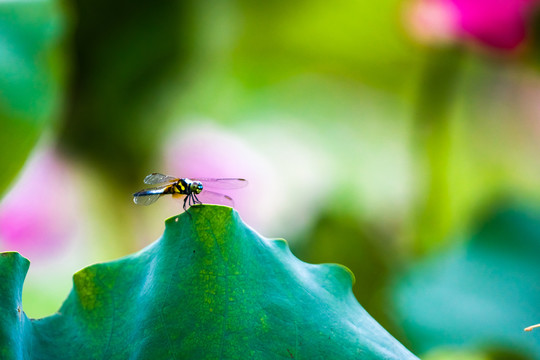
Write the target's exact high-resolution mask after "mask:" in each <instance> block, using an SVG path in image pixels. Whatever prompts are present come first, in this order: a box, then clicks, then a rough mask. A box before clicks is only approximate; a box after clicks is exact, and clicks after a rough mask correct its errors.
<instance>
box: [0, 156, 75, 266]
mask: <svg viewBox="0 0 540 360" xmlns="http://www.w3.org/2000/svg"><path fill="white" fill-rule="evenodd" d="M69 175H70V174H69V170H68V168H67V166H66V164H65V163H64V162H63V161H62V160H61V159H60V158H59V157H58V155H57V154H55V153H54V152H53V151H52V150H50V149H45V150H41V151H39V152H37V153H36V154H34V156H33V157H32V159H31V160H30V161H29V162H28V163H27V165H26V168H25V169H24V170H23V172H22V176H21V177H20V178H19V179H18V181H17V182H16V184H15V186H14V187H13V188H12V189H11V191H10V192H9V193H8V194H7V195H6V196H5V198H4V199H3V200H2V202H1V203H0V250H1V251H18V252H20V253H21V254H22V255H23V256H27V257H31V258H32V257H34V256H38V257H39V256H41V257H46V256H50V255H51V254H53V253H55V252H56V251H57V250H59V249H60V248H61V247H62V246H63V245H64V243H65V242H66V241H67V240H68V237H69V235H70V233H71V232H72V231H73V227H74V223H75V221H74V219H75V218H76V215H77V213H76V211H74V209H73V206H72V204H73V201H74V197H75V189H74V188H73V187H72V186H70V183H71V182H70V181H69Z"/></svg>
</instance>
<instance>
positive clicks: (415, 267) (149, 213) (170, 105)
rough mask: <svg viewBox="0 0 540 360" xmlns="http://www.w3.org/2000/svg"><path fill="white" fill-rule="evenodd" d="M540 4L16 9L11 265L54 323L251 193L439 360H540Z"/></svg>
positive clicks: (9, 120)
mask: <svg viewBox="0 0 540 360" xmlns="http://www.w3.org/2000/svg"><path fill="white" fill-rule="evenodd" d="M539 2H540V1H537V0H498V1H494V0H409V1H407V0H381V1H340V0H338V1H335V2H333V3H328V2H327V1H320V0H310V1H302V0H301V1H297V2H290V1H272V2H252V1H243V0H236V1H235V0H232V1H212V0H210V1H206V2H199V1H190V0H186V1H171V0H163V1H159V2H142V1H135V2H134V1H129V2H128V1H123V0H117V1H113V2H111V1H103V0H93V1H90V0H70V1H68V0H64V1H57V0H26V1H16V0H7V1H2V2H0V167H1V169H2V171H1V172H0V194H1V202H0V250H2V251H18V252H20V253H21V254H22V255H23V256H25V257H26V258H28V259H29V260H30V261H31V263H32V264H31V267H30V270H29V272H28V275H27V279H26V282H25V288H24V292H23V301H24V309H25V311H26V313H27V314H28V315H29V316H30V317H43V316H47V315H50V314H52V313H54V312H55V311H56V310H57V309H58V308H59V307H60V305H61V303H62V301H63V299H65V297H66V296H67V294H68V292H69V291H70V289H71V277H72V274H73V273H74V272H76V271H78V270H79V269H81V268H83V267H85V266H88V265H90V264H92V263H95V262H103V261H108V260H112V259H116V258H118V257H121V256H125V255H128V254H130V253H133V252H135V251H138V250H140V249H141V248H143V247H144V246H146V245H148V244H150V243H151V242H153V241H154V240H156V239H157V238H159V236H160V235H161V233H162V231H163V229H164V224H163V221H164V219H166V218H167V217H169V216H173V215H176V214H178V213H179V212H180V211H181V205H182V204H181V202H178V201H174V200H172V199H168V198H167V199H161V200H160V201H159V202H158V203H156V204H154V205H153V206H150V207H137V206H135V205H134V204H133V202H132V194H133V193H134V192H135V191H138V190H140V189H141V188H143V187H144V184H143V183H142V180H143V178H144V176H145V175H147V174H149V173H151V172H162V173H167V174H172V175H175V176H179V177H190V176H191V177H244V178H246V179H248V180H249V182H250V184H249V186H248V187H247V188H244V189H240V190H234V191H230V192H229V193H228V194H229V195H231V196H232V197H233V198H234V199H235V202H236V209H237V210H238V212H239V213H240V216H241V217H242V218H243V219H244V221H245V222H246V223H247V224H249V225H250V226H251V227H253V228H254V229H256V230H257V231H258V232H259V233H261V234H262V235H264V236H266V237H269V238H274V237H280V238H285V239H287V240H288V241H289V244H290V246H291V248H292V250H293V253H295V255H297V256H298V257H299V258H300V259H302V260H304V261H306V262H310V263H324V262H336V263H341V264H344V265H346V266H347V267H349V268H350V269H351V270H352V271H353V272H354V274H355V276H356V283H355V284H354V286H353V290H354V292H355V295H356V297H357V298H358V300H359V302H360V303H361V304H362V306H363V307H364V308H366V310H367V311H368V312H369V313H370V314H371V315H372V316H373V317H374V318H375V319H376V320H377V321H378V322H379V323H381V324H382V325H383V326H384V327H385V328H386V329H387V330H388V331H389V332H390V333H391V334H392V335H393V336H395V337H396V338H397V339H398V340H400V341H401V342H403V343H404V344H405V345H406V346H407V347H408V348H409V349H410V350H411V351H413V352H414V353H415V354H417V355H419V356H421V357H422V358H423V359H466V360H467V359H471V360H490V359H510V360H511V359H540V331H536V332H535V331H533V332H531V333H525V332H523V328H524V327H526V326H529V325H533V324H535V323H539V322H540V156H538V153H539V150H540V13H539V12H538V11H539V10H540V4H539Z"/></svg>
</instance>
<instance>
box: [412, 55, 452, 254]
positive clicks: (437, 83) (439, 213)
mask: <svg viewBox="0 0 540 360" xmlns="http://www.w3.org/2000/svg"><path fill="white" fill-rule="evenodd" d="M462 55H463V53H462V52H461V51H460V49H458V48H451V49H438V50H436V51H433V52H432V53H430V54H429V55H428V59H427V62H426V64H425V66H424V69H423V73H422V75H421V79H420V86H419V92H418V101H417V107H416V109H415V113H414V124H415V125H414V134H415V138H414V144H415V145H414V146H415V148H416V151H418V152H419V155H420V158H422V159H423V162H422V164H423V165H424V169H422V170H423V172H422V173H421V175H424V176H425V179H424V181H423V184H424V185H425V186H426V188H425V191H421V193H422V194H423V195H424V196H425V197H424V198H422V199H420V203H419V208H418V209H417V212H416V214H417V217H416V219H415V220H416V221H415V222H414V224H415V230H414V232H415V235H416V236H415V247H416V249H415V250H416V253H417V254H423V253H425V252H426V251H428V250H429V249H430V248H431V247H432V246H433V245H435V244H437V243H439V242H440V241H442V240H443V239H444V238H445V237H446V236H447V234H448V230H449V226H450V225H451V214H452V212H451V204H452V197H451V192H450V155H451V145H452V141H451V121H452V110H453V106H452V105H453V104H454V103H455V99H456V95H457V93H458V91H456V90H457V89H458V82H459V81H458V80H459V75H460V69H461V64H462V58H463V56H462Z"/></svg>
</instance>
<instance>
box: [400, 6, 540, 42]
mask: <svg viewBox="0 0 540 360" xmlns="http://www.w3.org/2000/svg"><path fill="white" fill-rule="evenodd" d="M537 3H538V0H414V1H413V2H411V3H410V6H409V7H408V11H407V23H408V25H409V29H410V31H411V33H412V34H413V36H415V37H416V38H417V39H418V40H420V41H423V42H448V40H450V39H451V40H454V41H455V40H463V39H465V40H467V39H470V40H473V41H475V42H478V43H481V44H483V45H485V46H488V47H491V48H496V49H501V50H512V49H515V48H516V47H518V46H519V45H521V44H522V43H523V42H524V41H525V39H526V35H527V21H528V16H529V15H530V13H531V12H532V10H533V8H534V6H536V5H537Z"/></svg>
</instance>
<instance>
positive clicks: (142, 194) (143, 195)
mask: <svg viewBox="0 0 540 360" xmlns="http://www.w3.org/2000/svg"><path fill="white" fill-rule="evenodd" d="M164 190H165V187H159V188H154V189H146V190H141V191H139V192H137V193H135V194H133V202H134V203H135V204H137V205H150V204H153V203H155V202H156V201H157V199H159V198H160V197H161V195H163V191H164Z"/></svg>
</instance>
